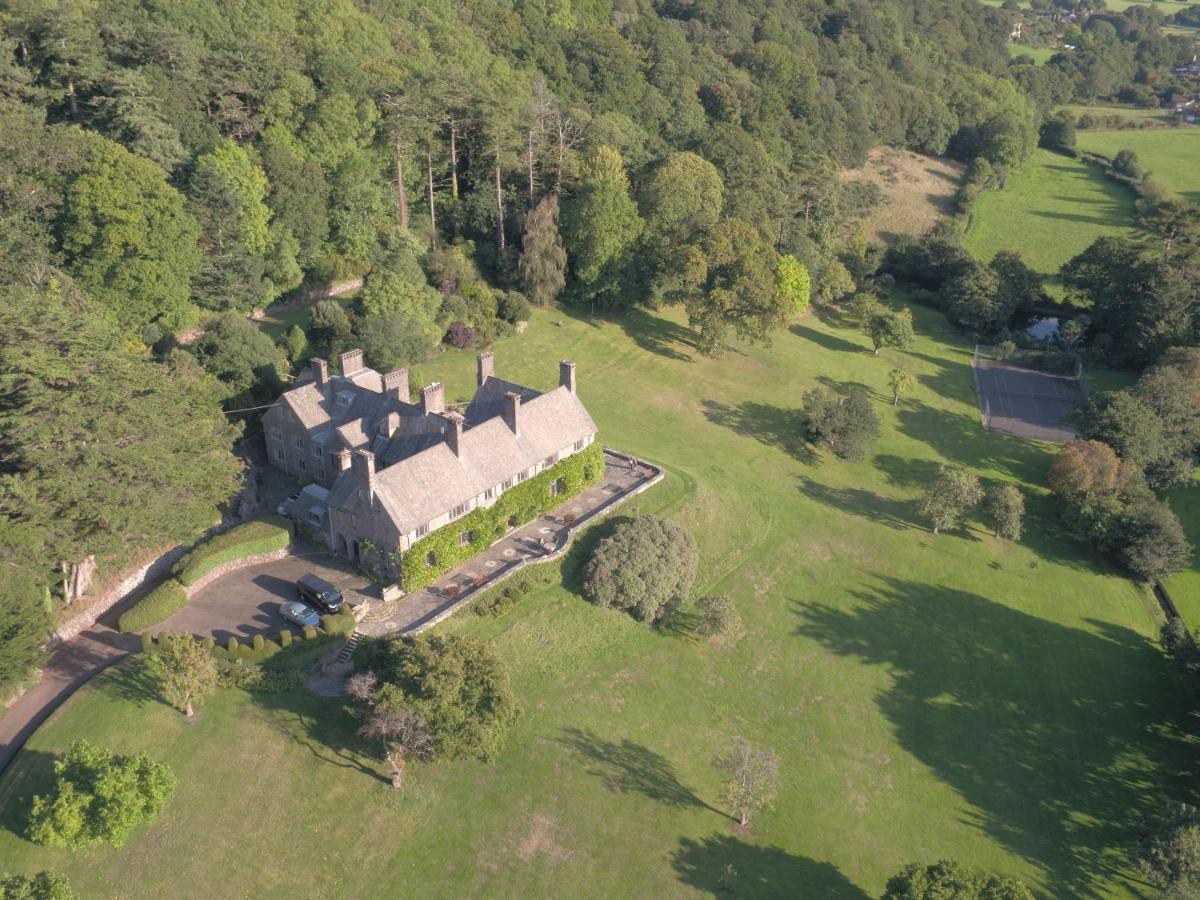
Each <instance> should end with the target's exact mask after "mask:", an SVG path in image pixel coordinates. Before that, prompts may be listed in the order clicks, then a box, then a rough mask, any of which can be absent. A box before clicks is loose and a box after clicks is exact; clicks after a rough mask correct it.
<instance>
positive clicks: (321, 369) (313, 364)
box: [308, 356, 329, 388]
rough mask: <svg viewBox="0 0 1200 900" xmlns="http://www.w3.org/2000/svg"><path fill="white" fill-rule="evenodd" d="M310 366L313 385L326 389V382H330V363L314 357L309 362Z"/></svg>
mask: <svg viewBox="0 0 1200 900" xmlns="http://www.w3.org/2000/svg"><path fill="white" fill-rule="evenodd" d="M308 366H309V369H310V370H311V371H312V375H313V384H315V385H316V386H317V387H319V388H323V387H325V384H326V382H328V381H329V363H327V362H325V360H323V359H321V358H320V357H319V356H314V357H313V358H312V359H310V360H309V361H308Z"/></svg>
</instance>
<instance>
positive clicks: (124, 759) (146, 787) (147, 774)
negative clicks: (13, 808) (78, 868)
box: [29, 739, 175, 848]
mask: <svg viewBox="0 0 1200 900" xmlns="http://www.w3.org/2000/svg"><path fill="white" fill-rule="evenodd" d="M54 775H55V779H54V788H53V790H52V792H51V793H50V794H47V795H39V796H36V797H34V798H33V807H32V809H31V811H30V818H29V838H30V840H32V841H33V842H34V843H38V844H49V845H52V846H56V847H69V848H79V847H87V846H89V845H91V844H96V843H107V844H111V845H112V846H114V847H121V846H122V845H124V843H125V840H126V839H127V838H128V837H129V834H130V832H132V831H133V829H134V828H136V827H137V826H138V825H140V824H142V823H143V822H149V821H151V820H153V819H154V818H155V817H156V816H157V815H158V814H159V813H160V812H161V811H162V809H163V807H164V806H166V804H167V801H168V800H170V799H171V795H172V794H173V793H174V792H175V776H174V775H173V774H172V773H171V770H170V769H168V768H167V767H166V765H164V764H163V763H159V762H155V761H154V760H152V759H150V757H148V756H147V755H146V754H145V753H137V754H134V755H132V756H120V755H117V754H114V753H112V752H110V751H108V750H104V749H102V748H100V747H95V746H93V745H92V744H89V743H88V742H87V741H85V740H83V739H79V740H76V741H75V742H74V743H72V744H71V746H70V748H68V750H67V752H66V753H64V754H63V755H62V756H61V757H59V758H58V759H57V760H55V762H54Z"/></svg>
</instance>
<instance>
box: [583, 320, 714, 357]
mask: <svg viewBox="0 0 1200 900" xmlns="http://www.w3.org/2000/svg"><path fill="white" fill-rule="evenodd" d="M563 312H564V314H565V315H567V316H569V317H571V318H572V319H575V320H576V321H579V322H583V323H585V324H590V325H595V324H596V322H597V321H605V322H612V323H613V324H615V325H618V326H620V327H621V329H622V330H623V331H624V332H625V334H626V335H627V336H628V337H629V338H630V339H631V340H632V341H633V342H634V343H635V344H637V345H638V346H639V347H641V348H642V349H643V350H647V351H649V352H650V353H655V354H657V355H659V356H664V357H666V358H667V359H674V360H678V361H680V362H691V361H692V354H693V353H695V352H696V339H695V335H694V334H693V333H692V332H691V330H690V329H688V328H687V327H686V326H683V325H680V324H678V323H677V322H672V321H671V320H670V319H665V318H662V317H661V316H657V315H654V313H652V312H650V311H649V310H645V309H641V308H639V307H634V308H632V309H628V310H624V311H622V312H620V313H608V312H600V313H597V314H595V315H588V313H587V311H586V310H580V309H575V308H567V309H565V310H563Z"/></svg>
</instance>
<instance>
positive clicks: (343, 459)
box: [334, 450, 350, 472]
mask: <svg viewBox="0 0 1200 900" xmlns="http://www.w3.org/2000/svg"><path fill="white" fill-rule="evenodd" d="M334 458H335V459H336V460H337V467H338V471H339V472H345V471H346V470H347V469H349V468H350V451H349V450H339V451H338V452H337V453H335V454H334Z"/></svg>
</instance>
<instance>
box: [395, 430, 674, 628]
mask: <svg viewBox="0 0 1200 900" xmlns="http://www.w3.org/2000/svg"><path fill="white" fill-rule="evenodd" d="M603 452H604V453H605V454H611V455H612V456H613V457H615V458H616V459H617V460H619V461H621V462H624V461H625V460H628V459H630V458H631V457H630V456H629V454H627V453H620V452H618V451H615V450H612V449H610V448H608V447H605V448H603ZM637 463H638V464H639V465H643V466H645V467H646V468H648V469H650V470H651V471H652V472H653V473H654V474H653V475H651V476H650V477H649V478H647V479H645V480H644V481H642V482H641V483H640V484H638V486H637V487H635V488H633V489H632V490H630V491H626V492H625V493H623V494H617V495H616V496H614V497H612V498H611V499H610V500H609V501H608V502H606V503H603V504H601V505H600V506H597V507H596V508H595V509H593V510H592V511H591V512H590V513H588V514H587V515H585V516H583V517H581V518H579V519H576V520H575V522H574V523H572V524H571V525H569V526H567V530H566V537H565V539H564V540H563V542H562V545H561V546H559V547H556V548H555V549H554V552H553V553H547V554H546V555H545V556H538V557H531V558H527V559H523V560H520V561H519V562H515V563H513V564H512V565H511V566H508V567H507V568H505V569H503V570H502V571H500V572H497V573H496V574H494V575H493V576H492V577H491V578H489V579H488V580H487V581H486V582H485V583H484V584H481V585H479V586H477V587H471V588H468V589H467V590H466V591H464V592H463V593H461V594H459V595H458V596H457V597H455V598H454V600H453V601H452V602H451V603H448V604H446V606H444V607H441V608H440V609H438V610H437V612H435V613H434V614H433V615H431V616H429V617H427V618H425V619H422V620H421V621H420V622H419V623H418V624H417V625H415V626H414V627H412V628H410V629H409V630H408V631H406V632H405V634H420V633H421V632H422V631H425V630H427V629H429V628H432V627H433V626H434V625H437V624H438V623H439V622H444V621H445V620H446V619H448V618H450V616H452V615H454V614H455V613H456V612H458V611H459V610H460V609H461V608H462V607H463V606H465V605H466V604H467V603H470V602H471V601H472V600H474V599H475V598H476V597H477V596H478V595H479V594H481V593H482V592H484V591H486V590H490V589H491V588H493V587H495V586H496V585H498V584H500V583H501V582H503V581H505V580H507V579H509V578H511V577H512V576H514V575H516V574H517V573H518V572H520V571H521V570H522V569H524V568H526V567H527V566H536V565H540V564H542V563H547V562H552V561H554V560H557V559H561V558H562V556H563V554H564V553H566V552H567V550H568V548H570V546H571V543H572V541H574V540H575V535H576V534H578V533H579V532H580V531H581V530H582V529H584V528H586V527H588V526H589V525H591V524H592V523H593V522H594V521H595V520H596V519H598V518H601V517H603V516H606V515H608V514H609V513H610V512H612V511H613V510H614V509H616V508H617V507H618V506H620V505H621V504H622V503H624V502H626V501H627V500H629V499H631V498H633V497H636V496H637V495H638V494H640V493H642V492H643V491H645V490H647V489H649V488H651V487H653V486H654V485H656V484H658V483H659V482H660V481H662V480H663V477H664V475H665V474H666V473H665V472H664V471H663V469H662V468H661V467H660V466H656V465H654V464H653V463H648V462H646V461H645V460H644V459H638V460H637Z"/></svg>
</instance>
